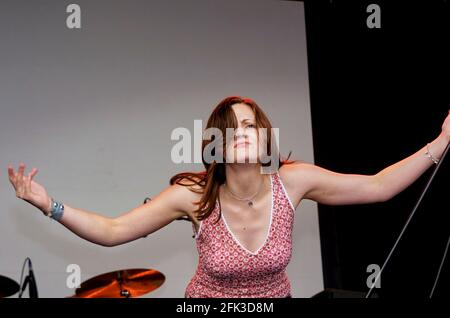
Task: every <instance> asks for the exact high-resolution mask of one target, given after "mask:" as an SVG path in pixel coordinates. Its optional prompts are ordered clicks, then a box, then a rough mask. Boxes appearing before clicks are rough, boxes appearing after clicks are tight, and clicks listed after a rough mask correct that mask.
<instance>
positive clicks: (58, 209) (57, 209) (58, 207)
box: [48, 198, 64, 221]
mask: <svg viewBox="0 0 450 318" xmlns="http://www.w3.org/2000/svg"><path fill="white" fill-rule="evenodd" d="M51 200H52V209H51V211H50V213H49V214H48V216H49V217H50V218H52V219H53V220H56V221H59V220H61V218H62V216H63V214H64V204H62V203H61V202H57V201H55V200H53V198H51Z"/></svg>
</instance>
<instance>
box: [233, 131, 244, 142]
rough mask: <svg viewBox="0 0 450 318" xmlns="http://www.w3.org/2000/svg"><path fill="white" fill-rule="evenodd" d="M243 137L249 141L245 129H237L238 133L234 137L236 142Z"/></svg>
mask: <svg viewBox="0 0 450 318" xmlns="http://www.w3.org/2000/svg"><path fill="white" fill-rule="evenodd" d="M241 137H243V138H244V139H247V134H246V132H245V130H244V129H243V128H236V133H235V135H234V139H235V141H239V139H240V138H241Z"/></svg>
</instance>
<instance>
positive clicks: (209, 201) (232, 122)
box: [170, 96, 295, 220]
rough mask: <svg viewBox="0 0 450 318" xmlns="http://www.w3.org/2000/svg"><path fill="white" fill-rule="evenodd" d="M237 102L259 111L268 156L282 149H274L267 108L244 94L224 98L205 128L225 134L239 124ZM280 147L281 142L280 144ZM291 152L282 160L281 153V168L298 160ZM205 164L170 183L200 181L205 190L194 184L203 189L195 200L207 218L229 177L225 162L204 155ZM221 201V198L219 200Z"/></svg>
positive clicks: (201, 216)
mask: <svg viewBox="0 0 450 318" xmlns="http://www.w3.org/2000/svg"><path fill="white" fill-rule="evenodd" d="M234 104H245V105H248V106H250V107H251V108H252V110H253V113H254V114H255V119H256V126H257V128H266V129H267V131H268V132H269V133H267V143H266V147H267V149H266V154H267V155H268V156H271V155H272V151H276V153H278V149H272V146H271V145H272V134H271V133H270V132H272V125H271V123H270V121H269V119H268V117H267V116H266V114H265V113H264V112H263V110H262V109H261V108H260V107H259V106H258V105H257V104H256V102H255V101H253V100H252V99H249V98H243V97H239V96H230V97H227V98H225V99H224V100H222V101H221V102H220V103H219V104H218V105H217V106H216V108H215V109H214V110H213V112H212V114H211V115H210V117H209V119H208V123H207V125H206V127H205V129H208V128H212V127H215V128H218V129H220V130H221V131H222V135H223V136H225V135H226V128H234V129H236V128H237V127H238V124H237V118H236V115H235V114H234V111H233V109H232V108H231V106H233V105H234ZM212 141H213V140H203V142H202V154H203V150H204V149H205V147H206V146H207V145H208V144H209V143H211V142H212ZM276 147H278V145H276ZM223 149H226V140H225V138H224V139H223ZM290 155H291V152H289V155H288V157H287V158H286V159H285V160H281V157H280V156H278V168H279V167H281V166H282V165H283V164H291V163H293V162H295V161H289V157H290ZM202 161H203V165H204V166H205V171H201V172H182V173H178V174H176V175H174V176H173V177H172V178H171V179H170V184H171V185H173V184H175V183H176V184H179V185H183V186H188V187H189V186H193V185H197V186H199V187H200V188H201V190H194V189H192V188H190V190H191V191H194V192H196V193H201V194H202V196H201V198H200V200H199V201H197V202H194V203H195V204H197V205H198V209H197V210H196V211H195V212H194V214H195V215H196V217H197V219H198V220H204V219H206V218H207V217H208V216H209V215H210V214H211V212H212V211H213V210H214V207H215V202H216V200H217V199H218V198H219V188H220V186H221V185H222V184H224V183H225V181H226V175H225V163H223V162H219V163H218V162H216V161H213V162H212V163H208V162H206V161H205V159H204V157H203V155H202ZM270 164H271V162H270V161H269V162H267V163H262V164H261V165H262V166H269V165H270ZM219 204H220V200H219Z"/></svg>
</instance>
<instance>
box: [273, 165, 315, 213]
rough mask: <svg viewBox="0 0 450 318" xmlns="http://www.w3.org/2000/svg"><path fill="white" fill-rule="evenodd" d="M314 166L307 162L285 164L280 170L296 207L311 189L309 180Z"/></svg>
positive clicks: (282, 179)
mask: <svg viewBox="0 0 450 318" xmlns="http://www.w3.org/2000/svg"><path fill="white" fill-rule="evenodd" d="M314 167H315V166H314V165H313V164H310V163H307V162H295V163H291V164H284V165H282V166H281V167H280V169H279V170H278V172H279V175H280V178H281V181H282V182H283V184H284V186H285V188H286V191H287V192H288V195H289V197H290V198H291V201H292V203H293V204H294V206H297V205H298V203H300V201H301V200H302V198H303V197H304V195H305V193H306V192H307V191H308V189H309V182H308V180H310V179H311V172H312V171H313V170H314Z"/></svg>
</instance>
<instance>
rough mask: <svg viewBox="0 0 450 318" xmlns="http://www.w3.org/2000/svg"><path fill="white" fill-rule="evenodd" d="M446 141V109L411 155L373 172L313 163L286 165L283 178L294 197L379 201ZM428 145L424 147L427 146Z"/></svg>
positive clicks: (449, 132) (449, 136)
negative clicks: (436, 128)
mask: <svg viewBox="0 0 450 318" xmlns="http://www.w3.org/2000/svg"><path fill="white" fill-rule="evenodd" d="M449 141H450V111H449V115H448V116H447V118H446V119H445V121H444V123H443V125H442V131H441V134H440V135H439V136H438V137H437V138H436V139H435V140H433V141H432V142H431V143H429V145H425V146H424V147H422V148H421V149H420V150H419V151H417V152H416V153H414V154H412V155H411V156H409V157H407V158H405V159H403V160H401V161H399V162H397V163H395V164H393V165H391V166H389V167H387V168H385V169H383V170H381V171H380V172H378V173H377V174H375V175H360V174H342V173H336V172H333V171H330V170H327V169H324V168H321V167H318V166H315V165H313V164H305V163H301V164H293V165H286V167H285V168H284V171H286V173H285V174H284V179H285V182H286V183H287V184H288V185H289V188H290V189H292V191H295V195H296V197H299V198H302V199H310V200H313V201H316V202H319V203H322V204H328V205H343V204H346V205H350V204H364V203H374V202H383V201H387V200H389V199H391V198H392V197H394V196H395V195H397V194H398V193H400V192H401V191H403V190H404V189H406V188H407V187H408V186H409V185H411V184H412V183H413V182H414V181H415V180H417V179H418V178H419V177H420V176H421V175H422V174H423V173H424V172H425V171H426V170H427V169H428V168H430V167H431V166H432V165H433V164H434V163H433V160H432V159H431V158H430V157H427V156H426V155H425V153H426V152H427V151H429V153H430V155H431V156H432V158H434V159H440V158H441V156H442V154H443V152H444V150H445V148H446V146H447V144H448V143H449ZM427 148H428V149H427Z"/></svg>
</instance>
